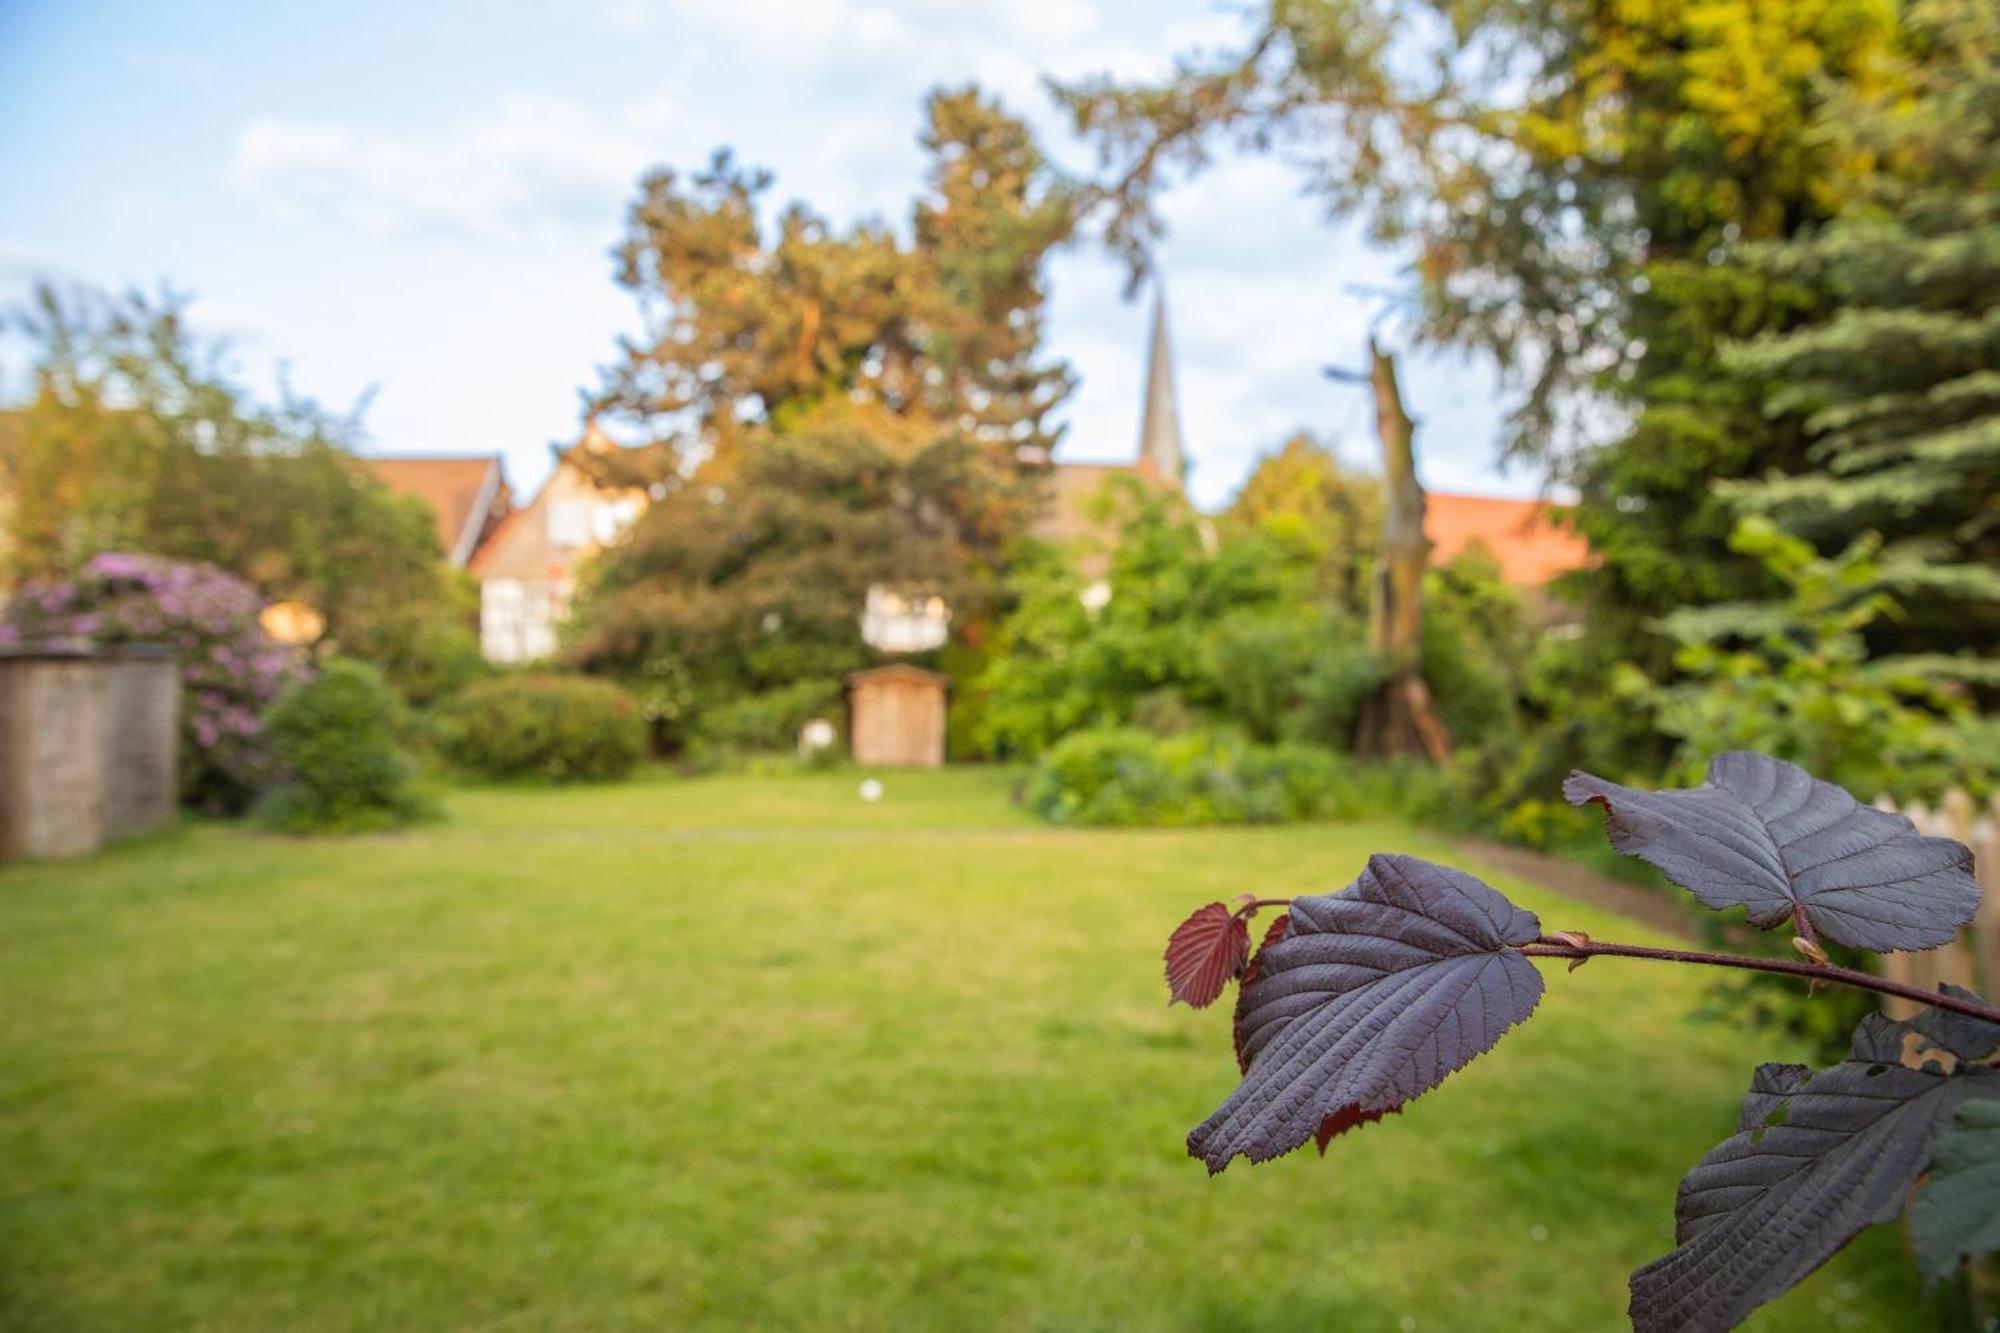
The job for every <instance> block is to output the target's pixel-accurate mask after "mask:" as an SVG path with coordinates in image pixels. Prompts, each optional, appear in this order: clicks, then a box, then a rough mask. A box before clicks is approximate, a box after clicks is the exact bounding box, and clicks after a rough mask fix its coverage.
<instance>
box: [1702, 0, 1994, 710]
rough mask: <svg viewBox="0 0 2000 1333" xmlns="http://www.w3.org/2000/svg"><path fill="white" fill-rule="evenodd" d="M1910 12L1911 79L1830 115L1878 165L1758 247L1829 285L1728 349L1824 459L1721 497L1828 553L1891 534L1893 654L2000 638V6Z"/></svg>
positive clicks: (1884, 566) (1883, 633) (1978, 647)
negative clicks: (1800, 317) (1791, 229)
mask: <svg viewBox="0 0 2000 1333" xmlns="http://www.w3.org/2000/svg"><path fill="white" fill-rule="evenodd" d="M1909 21H1910V26H1911V32H1910V36H1909V49H1910V56H1909V58H1908V59H1907V61H1906V62H1905V68H1904V78H1905V80H1906V82H1907V84H1908V85H1909V86H1908V90H1907V92H1905V93H1904V95H1902V96H1900V97H1896V98H1882V99H1865V98H1857V97H1850V98H1847V99H1845V104H1844V105H1843V106H1842V107H1841V112H1842V114H1841V115H1840V116H1839V117H1838V118H1836V119H1833V120H1832V121H1831V122H1830V123H1829V126H1828V132H1829V134H1830V135H1832V136H1834V137H1836V138H1837V139H1838V140H1839V141H1840V142H1842V143H1843V144H1844V145H1846V146H1848V148H1849V149H1850V151H1852V152H1854V153H1856V154H1864V153H1865V154H1866V155H1868V156H1869V157H1870V158H1871V159H1873V160H1875V161H1876V162H1877V163H1879V166H1878V169H1877V170H1876V171H1875V172H1873V173H1872V174H1871V175H1870V176H1869V177H1868V178H1867V180H1866V181H1865V182H1864V183H1863V185H1862V187H1861V188H1860V189H1859V190H1857V191H1856V198H1854V199H1853V200H1851V201H1850V203H1849V205H1848V207H1847V209H1846V210H1845V211H1843V213H1842V215H1841V216H1840V217H1838V218H1836V219H1835V220H1834V221H1832V222H1830V223H1828V224H1827V225H1826V226H1824V227H1821V228H1819V229H1817V230H1815V231H1811V232H1807V233H1803V234H1800V235H1799V236H1796V237H1794V238H1793V239H1791V240H1789V241H1787V242H1784V243H1782V244H1777V243H1774V244H1771V245H1768V246H1762V247H1759V248H1757V249H1756V250H1755V251H1754V252H1752V254H1751V255H1750V256H1749V257H1748V258H1749V262H1750V263H1751V264H1752V265H1753V266H1754V267H1755V268H1756V269H1757V270H1759V271H1761V272H1764V273H1768V274H1770V275H1772V277H1773V278H1774V279H1777V280H1784V281H1792V282H1798V283H1804V284H1809V285H1811V286H1813V287H1815V288H1818V289H1821V290H1824V291H1825V292H1827V293H1828V295H1829V297H1830V299H1829V301H1828V302H1827V303H1826V304H1825V306H1824V307H1822V308H1821V309H1820V310H1819V311H1817V312H1816V313H1815V315H1814V317H1813V318H1812V319H1810V320H1809V321H1807V322H1805V323H1803V324H1801V325H1799V326H1797V327H1794V328H1791V329H1787V330H1785V331H1783V332H1780V333H1773V334H1767V335H1765V336H1764V337H1761V338H1758V339H1755V340H1752V341H1750V342H1747V343H1743V344H1740V345H1738V346H1736V347H1735V348H1734V349H1733V352H1732V355H1730V357H1729V361H1730V364H1731V366H1732V367H1733V368H1734V369H1735V370H1736V371H1737V372H1738V373H1739V374H1740V375H1742V376H1744V377H1746V378H1749V379H1752V380H1753V381H1755V382H1758V383H1762V384H1766V385H1769V386H1770V389H1769V392H1768V394H1767V399H1766V405H1767V407H1768V409H1769V410H1771V411H1772V412H1786V413H1800V414H1804V417H1805V431H1806V434H1807V436H1808V438H1809V440H1810V448H1811V464H1812V466H1811V469H1810V470H1809V471H1804V472H1801V473H1799V474H1797V475H1791V476H1772V477H1769V478H1762V477H1760V478H1757V479H1755V480H1749V481H1743V482H1738V483H1735V484H1733V485H1730V486H1728V487H1726V488H1724V495H1725V496H1726V498H1727V499H1729V500H1730V501H1732V502H1734V503H1735V504H1737V505H1739V506H1742V507H1744V508H1747V509H1751V510H1754V511H1756V512H1760V513H1764V514H1768V515H1770V516H1771V517H1773V518H1775V519H1777V520H1778V521H1779V522H1780V523H1782V524H1783V525H1784V526H1785V527H1786V528H1788V529H1790V530H1792V531H1794V532H1797V533H1799V534H1801V535H1802V536H1805V537H1806V538H1808V539H1809V540H1811V541H1812V542H1813V544H1814V545H1815V546H1817V547H1818V548H1819V549H1820V550H1821V551H1836V550H1839V549H1840V548H1842V547H1844V546H1847V545H1848V544H1850V543H1851V542H1854V541H1855V540H1857V539H1859V538H1860V537H1861V536H1862V535H1863V534H1865V533H1870V532H1873V533H1876V534H1879V535H1880V537H1881V539H1882V542H1883V544H1882V547H1881V551H1880V553H1879V555H1878V556H1877V557H1876V558H1877V563H1878V565H1879V569H1878V571H1877V577H1878V579H1879V582H1880V584H1881V585H1882V586H1883V587H1886V588H1888V589H1889V590H1890V591H1891V592H1893V593H1894V595H1895V596H1896V599H1897V601H1898V602H1899V603H1900V604H1901V606H1902V608H1903V612H1904V614H1903V616H1902V617H1900V618H1899V619H1898V621H1897V622H1896V623H1895V624H1893V625H1888V624H1883V625H1877V626H1875V627H1874V628H1873V629H1872V630H1871V632H1870V635H1869V637H1870V639H1871V646H1872V647H1873V648H1874V649H1875V651H1876V653H1877V655H1894V654H1908V653H1925V654H1959V653H1965V654H1969V655H1986V654H1990V653H1991V651H1992V649H1993V646H1994V644H1995V643H2000V370H1996V365H1997V364H2000V328H1996V324H1995V317H1994V310H1995V308H1996V307H1995V303H1996V300H2000V59H1996V52H2000V11H1996V9H1995V7H1994V6H1993V5H1991V4H1989V3H1985V2H1984V0H1943V2H1942V3H1940V2H1938V0H1931V2H1930V3H1922V4H1917V5H1914V6H1912V7H1911V10H1910V15H1909ZM1926 669H1928V670H1931V671H1933V672H1936V671H1938V670H1940V669H1941V664H1939V663H1929V664H1926ZM1989 684H1994V685H2000V682H1989Z"/></svg>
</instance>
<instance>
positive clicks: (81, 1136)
mask: <svg viewBox="0 0 2000 1333" xmlns="http://www.w3.org/2000/svg"><path fill="white" fill-rule="evenodd" d="M855 785H856V777H855V776H854V775H852V774H826V775H814V776H797V777H777V778H770V777H767V778H718V779H703V780H696V781H685V780H679V779H675V778H672V777H670V776H667V775H665V774H650V775H648V776H646V777H645V778H643V779H642V780H640V781H638V782H635V783H633V784H629V785H626V786H622V787H616V788H610V789H600V790H574V791H560V792H549V791H521V790H479V791H464V792H459V793H456V794H454V795H453V796H452V797H451V799H450V801H449V811H450V818H449V820H448V822H445V823H441V824H437V825H433V826H430V827H426V828H423V829H421V830H419V831H417V832H414V833H406V834H400V835H394V836H383V837H372V838H361V839H354V840H347V841H322V842H297V841H286V840H281V839H277V838H272V837H266V836H261V835H258V834H255V833H252V832H248V831H244V830H240V829H235V828H219V827H200V828H195V829H192V830H188V831H184V832H180V833H176V834H173V835H169V836H164V837H160V838H156V839H151V840H147V841H144V842H142V843H138V844H133V845H128V846H124V847H120V848H117V849H114V850H112V851H109V852H107V853H104V854H102V855H99V856H97V857H94V858H91V859H89V860H85V861H81V862H76V863H71V864H42V865H15V866H6V867H0V1328H5V1329H8V1330H16V1331H19V1330H30V1329H70V1328H78V1329H106V1330H111V1329H115V1330H121V1331H122V1330H153V1329H167V1328H181V1327H199V1328H208V1329H244V1330H270V1329H287V1330H291V1329H336V1328H338V1329H445V1328H450V1329H462V1328H508V1329H523V1330H530V1329H532V1330H542V1329H558V1328H573V1329H616V1328H690V1327H711V1328H738V1327H762V1328H810V1329H842V1328H847V1329H887V1328H895V1329H925V1328H937V1329H989V1328H999V1329H1128V1328H1139V1329H1146V1328H1173V1329H1264V1328H1274V1329H1275V1328H1298V1329H1341V1330H1376V1329H1380V1330H1408V1329H1426V1330H1466V1329H1474V1330H1484V1329H1493V1330H1516V1329H1520V1330H1530V1329H1534V1330H1539V1329H1591V1330H1600V1329H1613V1328H1617V1327H1619V1326H1621V1324H1622V1312H1623V1309H1624V1303H1625V1275H1626V1273H1627V1271H1628V1270H1629V1269H1631V1268H1632V1267H1633V1266H1634V1265H1636V1264H1638V1263H1640V1262H1642V1261H1644V1260H1646V1259H1648V1258H1651V1257H1653V1256H1655V1255H1657V1254H1659V1253H1661V1252H1663V1251H1664V1250H1665V1249H1666V1248H1667V1247H1668V1246H1669V1245H1670V1244H1671V1232H1672V1206H1673V1194H1674V1187H1675V1184H1676V1182H1677V1181H1678V1180H1679V1178H1680V1175H1681V1173H1682V1171H1683V1170H1684V1169H1685V1168H1686V1167H1687V1166H1688V1165H1689V1164H1690V1163H1691V1162H1692V1161H1693V1160H1694V1159H1695V1158H1696V1157H1697V1156H1699V1155H1700V1153H1701V1152H1702V1151H1703V1150H1704V1149H1705V1148H1706V1147H1707V1146H1708V1145H1710V1144H1711V1143H1713V1142H1714V1141H1716V1140H1717V1139H1718V1138H1720V1137H1722V1136H1723V1135H1724V1134H1726V1133H1727V1132H1728V1131H1729V1130H1730V1129H1731V1128H1732V1126H1733V1120H1734V1116H1735V1106H1736V1099H1737V1096H1738V1094H1739V1093H1740V1092H1741V1090H1742V1088H1743V1086H1744V1085H1745V1083H1746V1082H1747V1080H1748V1077H1749V1071H1750V1067H1751V1066H1752V1065H1753V1064H1754V1063H1755V1062H1756V1061H1758V1060H1759V1059H1772V1058H1778V1057H1780V1056H1782V1055H1787V1054H1790V1053H1789V1052H1785V1051H1781V1050H1777V1049H1773V1048H1772V1046H1771V1045H1770V1044H1769V1043H1768V1042H1767V1041H1765V1040H1762V1039H1757V1038H1750V1037H1742V1036H1737V1035H1733V1034H1731V1033H1729V1032H1727V1031H1724V1030H1720V1029H1718V1028H1716V1027H1713V1026H1698V1025H1694V1024H1691V1023H1689V1022H1687V1021H1686V1020H1685V1018H1684V1017H1683V1016H1684V1015H1685V1013H1686V1012H1687V1010H1688V1009H1689V1008H1690V1006H1691V1004H1692V1002H1693V1000H1694V998H1695V996H1696V994H1697V989H1698V985H1699V979H1698V978H1690V977H1685V976H1682V975H1679V974H1677V973H1676V972H1673V971H1669V970H1666V969H1661V968H1656V967H1651V966H1649V965H1647V964H1641V963H1628V964H1621V963H1619V962H1616V961H1608V960H1600V961H1598V962H1596V963H1593V964H1592V965H1591V966H1590V967H1589V968H1587V969H1584V970H1583V971H1581V972H1579V973H1578V974H1576V975H1575V976H1564V975H1563V974H1562V972H1561V969H1560V968H1559V967H1552V968H1551V969H1550V975H1549V980H1550V994H1549V996H1548V998H1547V999H1546V1000H1545V1001H1544V1002H1543V1005H1542V1009H1541V1012H1540V1013H1539V1014H1538V1015H1537V1017H1536V1018H1535V1020H1534V1021H1533V1022H1531V1023H1530V1024H1529V1025H1528V1026H1526V1027H1525V1028H1522V1029H1520V1030H1518V1031H1516V1032H1515V1033H1513V1034H1511V1035H1510V1036H1509V1037H1508V1038H1507V1039H1506V1040H1505V1041H1503V1042H1502V1043H1501V1045H1500V1047H1499V1049H1498V1050H1497V1051H1496V1052H1495V1053H1494V1054H1493V1055H1491V1056H1488V1057H1487V1058H1486V1059H1485V1060H1483V1061H1481V1062H1479V1063H1477V1064H1475V1065H1474V1066H1473V1067H1472V1068H1471V1069H1470V1070H1468V1071H1466V1072H1465V1073H1463V1074H1461V1075H1459V1076H1457V1077H1456V1078H1454V1079H1453V1080H1452V1081H1451V1082H1449V1083H1448V1084H1446V1085H1445V1087H1444V1088H1443V1089H1442V1090H1441V1091H1439V1092H1437V1093H1434V1094H1432V1095H1431V1096H1430V1097H1428V1098H1425V1099H1424V1100H1423V1101H1421V1102H1419V1103H1417V1104H1415V1105H1413V1106H1412V1107H1411V1109H1410V1110H1409V1112H1408V1113H1407V1114H1405V1115H1403V1116H1401V1117H1391V1118H1390V1119H1389V1120H1388V1121H1386V1122H1384V1123H1382V1124H1379V1125H1375V1126H1370V1127H1368V1128H1366V1129H1364V1130H1362V1131H1360V1132H1358V1133H1356V1134H1353V1135H1350V1136H1348V1137H1346V1138H1344V1139H1342V1140H1341V1141H1339V1142H1338V1143H1336V1145H1335V1146H1334V1149H1333V1151H1332V1152H1331V1153H1330V1154H1329V1155H1328V1157H1327V1158H1326V1159H1325V1160H1323V1161H1322V1160H1319V1159H1318V1158H1316V1157H1315V1156H1314V1155H1313V1153H1312V1152H1311V1151H1310V1149H1308V1150H1307V1151H1305V1152H1303V1153H1298V1154H1294V1155H1293V1156H1291V1157H1289V1158H1286V1159H1284V1160H1282V1161H1279V1162H1276V1163H1272V1164H1270V1165H1267V1166H1263V1167H1257V1168H1250V1167H1247V1166H1245V1165H1244V1164H1243V1163H1241V1162H1238V1163H1237V1164H1236V1165H1235V1166H1234V1167H1232V1168H1231V1169H1230V1170H1229V1171H1228V1172H1227V1173H1226V1174H1224V1175H1223V1176H1221V1177H1219V1178H1217V1179H1214V1180H1210V1179H1209V1178H1208V1177H1207V1176H1206V1174H1205V1173H1204V1172H1203V1170H1202V1168H1201V1166H1200V1165H1199V1164H1197V1163H1196V1162H1194V1161H1192V1160H1190V1159H1188V1158H1187V1157H1186V1156H1185V1155H1184V1149H1183V1146H1182V1139H1183V1136H1184V1135H1185V1133H1186V1131H1187V1130H1188V1128H1189V1127H1190V1126H1192V1125H1193V1124H1195V1123H1196V1122H1197V1121H1198V1120H1200V1119H1201V1117H1202V1116H1203V1115H1205V1114H1206V1113H1207V1112H1208V1111H1209V1110H1210V1109H1212V1108H1213V1106H1214V1105H1215V1103H1216V1102H1217V1101H1218V1100H1219V1099H1220V1098H1221V1097H1222V1096H1223V1095H1224V1094H1225V1093H1226V1092H1227V1090H1228V1089H1229V1087H1230V1086H1231V1085H1232V1083H1233V1082H1234V1079H1235V1069H1234V1065H1233V1062H1232V1060H1231V1057H1230V1054H1229V1038H1228V1035H1227V1024H1228V1017H1227V1015H1226V1013H1224V1012H1223V1011H1222V1010H1221V1009H1220V1008H1218V1009H1217V1010H1214V1011H1209V1012H1204V1013H1200V1014H1196V1013H1191V1012H1189V1011H1188V1010H1186V1009H1183V1008H1175V1009H1172V1010H1169V1009H1168V1007H1167V1006H1166V1003H1165V998H1166V997H1165V993H1164V988H1163V986H1162V984H1161V980H1160V966H1159V954H1160V949H1161V946H1162V945H1163V943H1164V941H1165V937H1166V934H1167V932H1168V930H1169V929H1171V927H1172V926H1173V925H1174V923H1175V922H1176V921H1177V920H1179V918H1180V917H1181V916H1182V915H1184V914H1185V913H1186V912H1187V911H1188V910H1190V909H1191V908H1193V907H1194V906H1196V905H1198V904H1200V903H1202V902H1204V901H1207V900H1209V899H1212V898H1223V897H1227V896H1229V895H1231V894H1234V893H1237V892H1239V891H1242V890H1245V889H1252V890H1256V891H1257V892H1259V893H1262V894H1287V893H1292V892H1318V891H1325V890H1329V889H1334V888H1338V887H1340V886H1341V885H1342V884H1344V883H1346V882H1347V881H1348V879H1350V878H1351V877H1352V875H1353V873H1354V871H1355V870H1356V869H1358V868H1359V866H1360V864H1361V862H1362V860H1363V858H1364V857H1365V856H1366V854H1367V853H1368V852H1370V851H1372V850H1376V849H1382V848H1393V849H1403V850H1409V851H1413V852H1417V853H1420V854H1429V855H1434V856H1437V857H1438V858H1439V859H1451V858H1450V854H1449V851H1448V849H1446V848H1445V847H1444V846H1443V845H1442V844H1441V843H1439V842H1438V841H1437V840H1435V839H1434V838H1431V837H1428V836H1426V835H1424V834H1422V833H1418V832H1415V831H1412V830H1410V829H1407V828H1403V827H1399V826H1396V825H1392V824H1362V825H1343V826H1330V827H1311V828H1292V829H1277V830H1229V831H1201V832H1129V833H1128V832H1098V833H1085V832H1064V831H1052V830H1048V829H1045V828H1042V827H1039V826H1037V825H1035V824H1033V823H1031V822H1030V821H1029V820H1028V819H1027V817H1025V816H1024V815H1022V814H1020V813H1018V812H1017V811H1016V810H1014V809H1013V808H1012V807H1011V806H1010V805H1009V804H1008V801H1007V785H1008V778H1007V776H1006V775H1004V774H999V773H991V772H976V771H974V772H950V773H945V774H941V775H930V776H923V777H917V776H907V775H894V776H890V777H888V778H887V785H888V795H887V798H886V799H885V800H884V801H883V802H882V803H880V804H879V805H875V806H864V805H862V804H861V803H860V802H859V801H858V800H857V799H856V798H855ZM1499 883H1500V885H1501V887H1503V888H1504V889H1506V890H1507V891H1508V892H1509V893H1510V894H1512V895H1514V896H1515V897H1516V898H1517V899H1518V900H1519V901H1520V902H1521V903H1523V904H1524V905H1526V906H1529V907H1532V908H1534V909H1535V910H1537V911H1538V912H1540V913H1542V915H1543V918H1544V922H1545V924H1546V925H1547V926H1549V927H1550V928H1555V927H1562V926H1571V927H1579V928H1582V929H1586V930H1590V931H1592V932H1594V933H1601V934H1606V935H1612V934H1616V935H1621V936H1623V937H1626V938H1638V939H1643V938H1646V936H1645V933H1644V932H1643V931H1640V930H1639V929H1637V928H1636V927H1626V926H1623V925H1620V924H1619V923H1616V922H1614V921H1613V920H1611V919H1609V918H1606V917H1604V916H1602V915H1600V914H1598V913H1595V912H1592V911H1590V910H1586V909H1583V908H1581V907H1573V906H1570V905H1568V904H1566V903H1564V902H1563V901H1561V900H1559V899H1556V898H1553V897H1552V896H1550V895H1548V894H1546V893H1541V892H1537V891H1535V890H1534V889H1532V888H1530V887H1529V886H1526V885H1523V884H1520V883H1517V882H1511V881H1505V880H1502V881H1499ZM1915 1300H1916V1295H1915V1291H1914V1287H1913V1284H1912V1282H1911V1280H1910V1279H1909V1278H1908V1277H1907V1276H1906V1275H1905V1272H1904V1268H1903V1264H1902V1259H1901V1253H1900V1244H1899V1239H1898V1237H1897V1236H1896V1235H1895V1233H1894V1232H1893V1231H1892V1230H1889V1229H1878V1232H1877V1233H1876V1234H1872V1235H1870V1236H1869V1237H1867V1238H1865V1240H1864V1243H1863V1244H1861V1245H1859V1246H1857V1247H1855V1249H1853V1250H1852V1251H1850V1252H1849V1253H1848V1254H1846V1255H1844V1256H1843V1257H1842V1258H1841V1259H1840V1260H1838V1261H1836V1263H1834V1264H1833V1265H1831V1266H1830V1267H1829V1268H1828V1269H1827V1270H1825V1271H1823V1272H1822V1273H1820V1274H1819V1275H1818V1276H1817V1277H1815V1278H1814V1279H1813V1280H1812V1281H1810V1282H1808V1283H1807V1284H1806V1285H1805V1286H1804V1287H1803V1288H1801V1289H1800V1290H1799V1291H1797V1292H1795V1293H1793V1294H1792V1296H1791V1297H1789V1298H1788V1299H1787V1300H1786V1301H1785V1302H1783V1303H1782V1304H1781V1305H1779V1306H1777V1307H1775V1308H1774V1309H1773V1310H1771V1311H1769V1312H1767V1313H1766V1314H1765V1315H1764V1316H1763V1318H1762V1319H1761V1320H1760V1321H1757V1322H1755V1323H1754V1324H1753V1326H1754V1327H1758V1328H1766V1329H1808V1328H1810V1329H1822V1328H1855V1329H1888V1328H1891V1327H1909V1326H1910V1325H1911V1323H1912V1320H1913V1316H1914V1315H1915V1313H1916V1310H1915V1307H1913V1305H1912V1302H1914V1301H1915Z"/></svg>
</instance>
